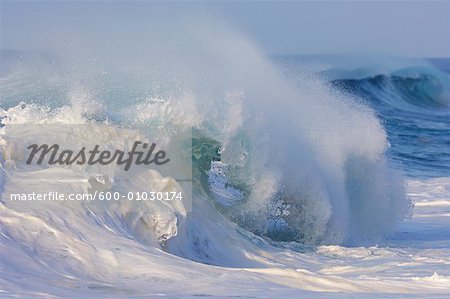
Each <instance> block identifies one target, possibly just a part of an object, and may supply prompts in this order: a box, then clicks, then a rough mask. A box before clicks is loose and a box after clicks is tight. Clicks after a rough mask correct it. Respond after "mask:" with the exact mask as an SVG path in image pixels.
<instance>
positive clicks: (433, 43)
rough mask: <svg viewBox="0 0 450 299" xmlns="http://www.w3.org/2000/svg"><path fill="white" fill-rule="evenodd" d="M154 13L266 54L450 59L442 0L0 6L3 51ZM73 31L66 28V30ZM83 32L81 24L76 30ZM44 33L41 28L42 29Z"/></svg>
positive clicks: (449, 23) (448, 13)
mask: <svg viewBox="0 0 450 299" xmlns="http://www.w3.org/2000/svg"><path fill="white" fill-rule="evenodd" d="M145 10H147V11H151V12H155V11H162V12H163V13H164V14H166V17H167V18H166V19H167V22H174V21H176V17H172V16H171V12H172V11H178V13H179V11H183V10H188V11H191V12H192V11H199V12H201V13H202V14H203V13H205V12H206V13H208V14H209V13H210V14H211V15H213V16H214V17H218V18H220V19H224V20H226V21H227V22H228V23H230V24H231V26H233V27H234V28H235V29H236V30H238V31H240V32H242V33H243V34H244V35H246V36H248V37H249V38H251V39H253V40H254V41H255V42H256V43H257V44H258V45H260V47H261V48H262V49H263V50H264V51H265V52H266V53H267V54H336V53H337V54H362V55H396V56H413V57H450V1H395V2H394V1H315V2H308V1H291V2H255V1H253V2H221V1H215V2H207V3H205V2H183V3H180V2H172V3H169V4H167V3H158V2H143V1H141V2H138V3H133V4H132V5H130V4H127V3H123V2H118V1H109V2H108V1H103V2H96V3H95V2H89V1H85V2H75V3H70V5H69V4H67V3H61V2H55V1H54V2H41V1H38V2H37V1H34V2H25V1H19V2H12V1H2V6H1V11H2V13H1V16H2V27H1V32H2V36H3V39H2V41H3V43H2V46H3V48H6V47H19V45H20V46H23V44H24V43H23V41H22V42H21V41H20V39H22V40H27V39H28V37H27V34H28V33H29V32H30V31H33V30H37V29H36V28H38V29H39V30H43V31H47V32H48V31H51V30H55V28H53V29H49V28H47V27H51V26H53V27H56V28H63V27H64V26H65V24H66V21H65V20H67V19H78V18H79V19H80V20H82V19H83V18H82V17H83V16H84V15H86V14H91V15H92V16H94V18H97V19H101V18H102V17H104V16H105V14H108V13H110V12H111V13H112V14H120V15H121V18H120V20H121V21H123V22H124V25H126V22H127V20H133V19H135V18H136V17H137V16H141V17H142V16H143V14H142V11H145ZM72 25H73V24H72ZM81 25H83V26H84V25H85V24H80V26H81ZM46 26H47V27H46Z"/></svg>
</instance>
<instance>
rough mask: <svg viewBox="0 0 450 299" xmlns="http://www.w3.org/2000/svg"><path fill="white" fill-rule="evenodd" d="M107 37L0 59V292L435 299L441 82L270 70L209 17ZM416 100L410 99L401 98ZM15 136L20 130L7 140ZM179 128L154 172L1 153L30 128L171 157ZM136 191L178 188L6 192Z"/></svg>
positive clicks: (429, 70) (448, 276)
mask: <svg viewBox="0 0 450 299" xmlns="http://www.w3.org/2000/svg"><path fill="white" fill-rule="evenodd" d="M114 21H117V20H114ZM205 24H207V26H205ZM109 25H110V26H112V28H108V32H116V33H117V32H119V33H120V34H106V35H105V34H103V33H104V32H103V31H99V32H96V30H91V31H89V32H84V34H83V35H81V36H80V35H76V36H74V35H67V36H61V39H60V41H59V42H58V43H56V44H52V43H46V44H44V45H43V46H42V47H41V48H39V49H34V50H29V51H22V50H11V51H2V52H1V60H2V69H1V76H0V104H1V110H0V118H1V128H0V135H1V139H0V152H1V162H2V169H1V177H0V190H1V194H2V196H1V205H0V246H1V249H0V262H1V263H0V265H1V268H0V271H1V272H0V273H1V274H0V294H1V296H5V297H8V296H15V295H19V296H23V297H41V296H42V297H74V298H76V297H113V298H116V297H141V296H144V297H147V296H155V297H156V296H167V297H197V296H212V297H235V296H239V297H244V298H248V297H256V298H267V297H274V296H275V297H281V296H290V297H301V296H304V297H314V298H321V297H329V296H331V295H333V296H336V297H340V296H341V297H345V298H348V297H355V298H366V297H367V298H373V297H379V296H381V295H383V296H386V297H393V298H395V297H398V298H404V297H405V296H406V295H407V296H410V297H413V298H414V297H423V298H430V297H434V298H439V297H442V298H446V297H448V296H449V294H450V251H449V248H450V228H449V227H450V225H449V224H450V220H449V219H450V218H449V215H450V180H449V177H450V171H449V167H450V166H449V164H447V163H448V161H449V160H448V159H449V157H448V149H449V146H448V136H450V135H448V132H449V128H450V125H449V122H448V119H449V118H448V116H449V115H450V114H449V106H450V100H449V99H450V97H449V95H450V92H449V88H450V84H448V80H449V77H448V74H447V73H445V70H438V69H437V68H436V67H435V66H433V65H432V64H430V63H428V62H420V68H418V69H417V68H415V67H416V65H417V63H416V61H414V62H411V61H406V62H404V65H402V66H401V67H399V66H397V65H395V66H393V65H388V66H386V67H385V69H383V71H380V70H379V69H378V68H377V69H376V71H375V69H374V68H372V73H366V72H364V74H361V73H358V74H357V75H356V74H354V73H351V74H350V73H348V72H343V71H338V70H337V67H338V66H337V64H338V63H337V62H336V61H334V62H333V61H330V60H327V59H322V60H321V61H320V63H318V62H317V61H314V62H311V61H309V62H308V63H306V62H305V61H304V60H299V61H297V60H296V61H294V62H293V61H292V60H290V59H289V58H286V59H285V58H283V59H280V60H281V62H280V61H279V60H277V59H273V58H270V57H267V56H266V55H264V53H263V52H262V51H261V50H260V49H259V48H258V46H257V45H255V44H254V43H253V42H252V40H251V39H250V38H248V37H246V36H244V35H241V34H239V33H238V32H236V31H235V30H234V29H233V28H230V26H228V25H227V24H224V23H222V22H220V21H217V20H212V19H209V18H207V17H204V18H199V19H197V20H195V21H193V20H192V19H189V18H183V17H182V16H179V18H178V20H177V22H174V23H173V24H170V25H167V23H166V22H164V19H163V18H162V17H160V18H158V17H156V16H155V19H154V20H152V23H151V26H150V28H151V30H149V29H148V28H149V27H146V26H141V25H142V24H141V23H140V22H139V21H136V23H135V24H131V25H130V28H128V27H126V28H125V27H120V26H118V25H114V22H110V23H109ZM133 25H135V27H133ZM163 25H164V26H163ZM180 28H183V35H180V34H179V32H180ZM128 30H133V32H134V33H136V32H135V31H134V30H137V32H138V33H143V32H145V34H142V36H141V37H140V38H139V39H138V40H134V39H133V37H132V35H130V34H128V33H129V32H128ZM217 32H220V34H217ZM31 38H32V37H31ZM65 38H67V39H70V42H68V43H67V44H70V45H78V46H70V47H65V46H62V45H65V43H64V39H65ZM155 41H157V42H155ZM80 45H82V47H81V46H80ZM293 64H294V67H292V65H293ZM378 66H379V65H378ZM414 79H415V80H419V81H417V82H419V83H420V84H416V83H415V82H416V81H414V82H412V81H413V80H414ZM420 80H421V81H420ZM399 82H400V83H399ZM404 82H406V83H404ZM411 82H412V83H411ZM430 86H431V87H430ZM419 88H420V91H421V92H423V93H424V94H421V95H420V97H421V98H422V99H423V98H424V99H426V100H427V101H426V102H422V101H420V99H421V98H419V99H418V100H419V101H420V103H419V104H417V102H410V101H404V98H407V99H414V100H415V99H416V98H415V97H414V96H411V95H410V94H408V93H406V96H405V93H402V92H414V91H415V92H416V93H415V94H417V90H418V89H419ZM405 90H406V91H405ZM383 92H384V93H388V95H383ZM370 93H373V94H376V95H378V96H379V98H381V99H384V100H386V101H387V99H389V101H392V102H388V103H386V102H382V101H381V100H380V99H378V98H376V97H373V96H372V97H371V99H372V100H373V102H371V101H368V100H367V97H368V94H370ZM392 95H394V96H392ZM397 95H398V96H397ZM430 102H431V104H430ZM393 103H394V104H393ZM380 105H385V106H383V107H390V108H389V109H388V108H386V109H384V110H383V109H382V108H380ZM423 106H425V107H423ZM421 109H422V110H421ZM424 109H425V110H424ZM398 111H405V112H404V113H405V114H401V113H400V114H398ZM422 111H426V112H422ZM417 115H419V116H417ZM412 116H415V117H412ZM399 119H400V120H401V119H408V120H410V119H413V121H416V122H420V124H425V125H423V127H420V128H421V129H423V130H422V131H420V130H419V131H420V132H421V134H420V136H418V140H419V141H420V142H422V143H419V144H421V145H423V144H429V143H430V142H431V141H430V140H433V139H436V140H438V141H437V142H436V143H434V144H437V145H436V146H434V147H432V148H431V149H430V151H427V150H424V154H423V156H415V155H414V153H415V152H416V151H417V147H415V148H414V145H411V144H407V145H408V146H409V147H407V146H406V145H405V144H406V143H401V142H399V139H401V138H404V136H405V135H408V134H407V133H408V132H409V133H410V134H412V133H411V132H410V131H408V128H409V127H408V126H401V125H398V122H399ZM436 123H438V124H440V125H439V130H440V131H439V130H438V131H434V130H433V125H436ZM416 125H417V123H416ZM21 126H22V127H21ZM47 126H51V127H52V128H57V129H56V130H46V128H48V127H47ZM418 126H420V125H418ZM427 126H428V127H427ZM9 128H10V129H9ZM11 128H19V129H20V128H26V129H23V132H22V133H23V134H24V135H21V136H24V137H22V138H20V139H14V138H13V139H12V140H11V139H8V136H9V135H8V130H11ZM86 128H88V129H86ZM180 132H182V133H183V134H184V135H183V136H184V138H186V136H189V140H190V141H191V142H190V143H189V146H188V148H184V149H185V150H186V151H187V152H189V153H190V156H191V162H192V163H191V164H190V165H185V164H183V163H182V159H181V158H179V160H177V158H176V157H174V156H173V155H172V156H170V157H171V159H173V161H174V163H172V164H171V169H170V170H167V172H166V171H164V170H163V171H160V170H158V169H156V168H153V167H147V168H144V169H136V170H133V168H132V169H131V171H125V170H123V169H119V168H115V167H113V166H111V167H109V168H106V170H105V169H104V168H100V167H99V166H98V165H78V166H77V167H59V166H51V165H45V166H44V167H42V165H27V164H26V163H17V159H16V158H15V157H17V156H18V155H21V153H22V152H21V151H22V149H21V146H23V145H25V144H28V142H29V140H31V138H35V137H36V136H41V135H42V136H43V137H45V138H48V140H52V141H54V142H55V143H56V142H58V140H64V142H65V143H66V144H69V145H70V146H71V148H72V149H78V148H80V146H79V145H80V144H87V145H90V146H93V145H96V144H99V143H102V144H107V145H108V146H110V147H111V148H129V147H130V143H131V144H132V142H133V140H134V139H135V138H136V137H139V138H140V139H141V140H148V138H149V137H148V136H151V138H152V140H151V141H153V140H156V141H157V144H159V145H167V146H169V147H171V146H174V144H178V145H179V144H183V145H184V146H185V145H186V144H185V143H182V142H180V140H179V139H178V138H179V133H180ZM27 136H28V137H27ZM430 136H431V137H430ZM430 138H432V139H430ZM183 140H185V139H183ZM149 142H150V141H149ZM150 143H151V142H150ZM402 144H403V145H402ZM416 146H417V145H416ZM419 146H420V145H419ZM171 161H172V160H171ZM169 164H170V163H169ZM433 165H438V166H439V167H435V168H433V167H432V166H433ZM427 174H428V175H427ZM180 178H182V179H180ZM185 178H188V180H183V179H185ZM149 189H151V190H152V191H165V192H185V194H188V196H187V198H186V199H185V200H183V201H141V202H135V201H126V200H125V201H123V200H122V201H117V202H100V201H96V202H70V203H61V202H54V201H47V202H31V201H30V202H28V201H27V202H16V201H11V200H10V199H9V195H10V194H14V193H32V192H42V193H45V192H48V191H49V190H51V191H53V192H59V193H64V194H76V193H78V194H87V193H93V192H96V191H114V192H122V193H127V192H130V191H132V192H136V191H145V190H149Z"/></svg>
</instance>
